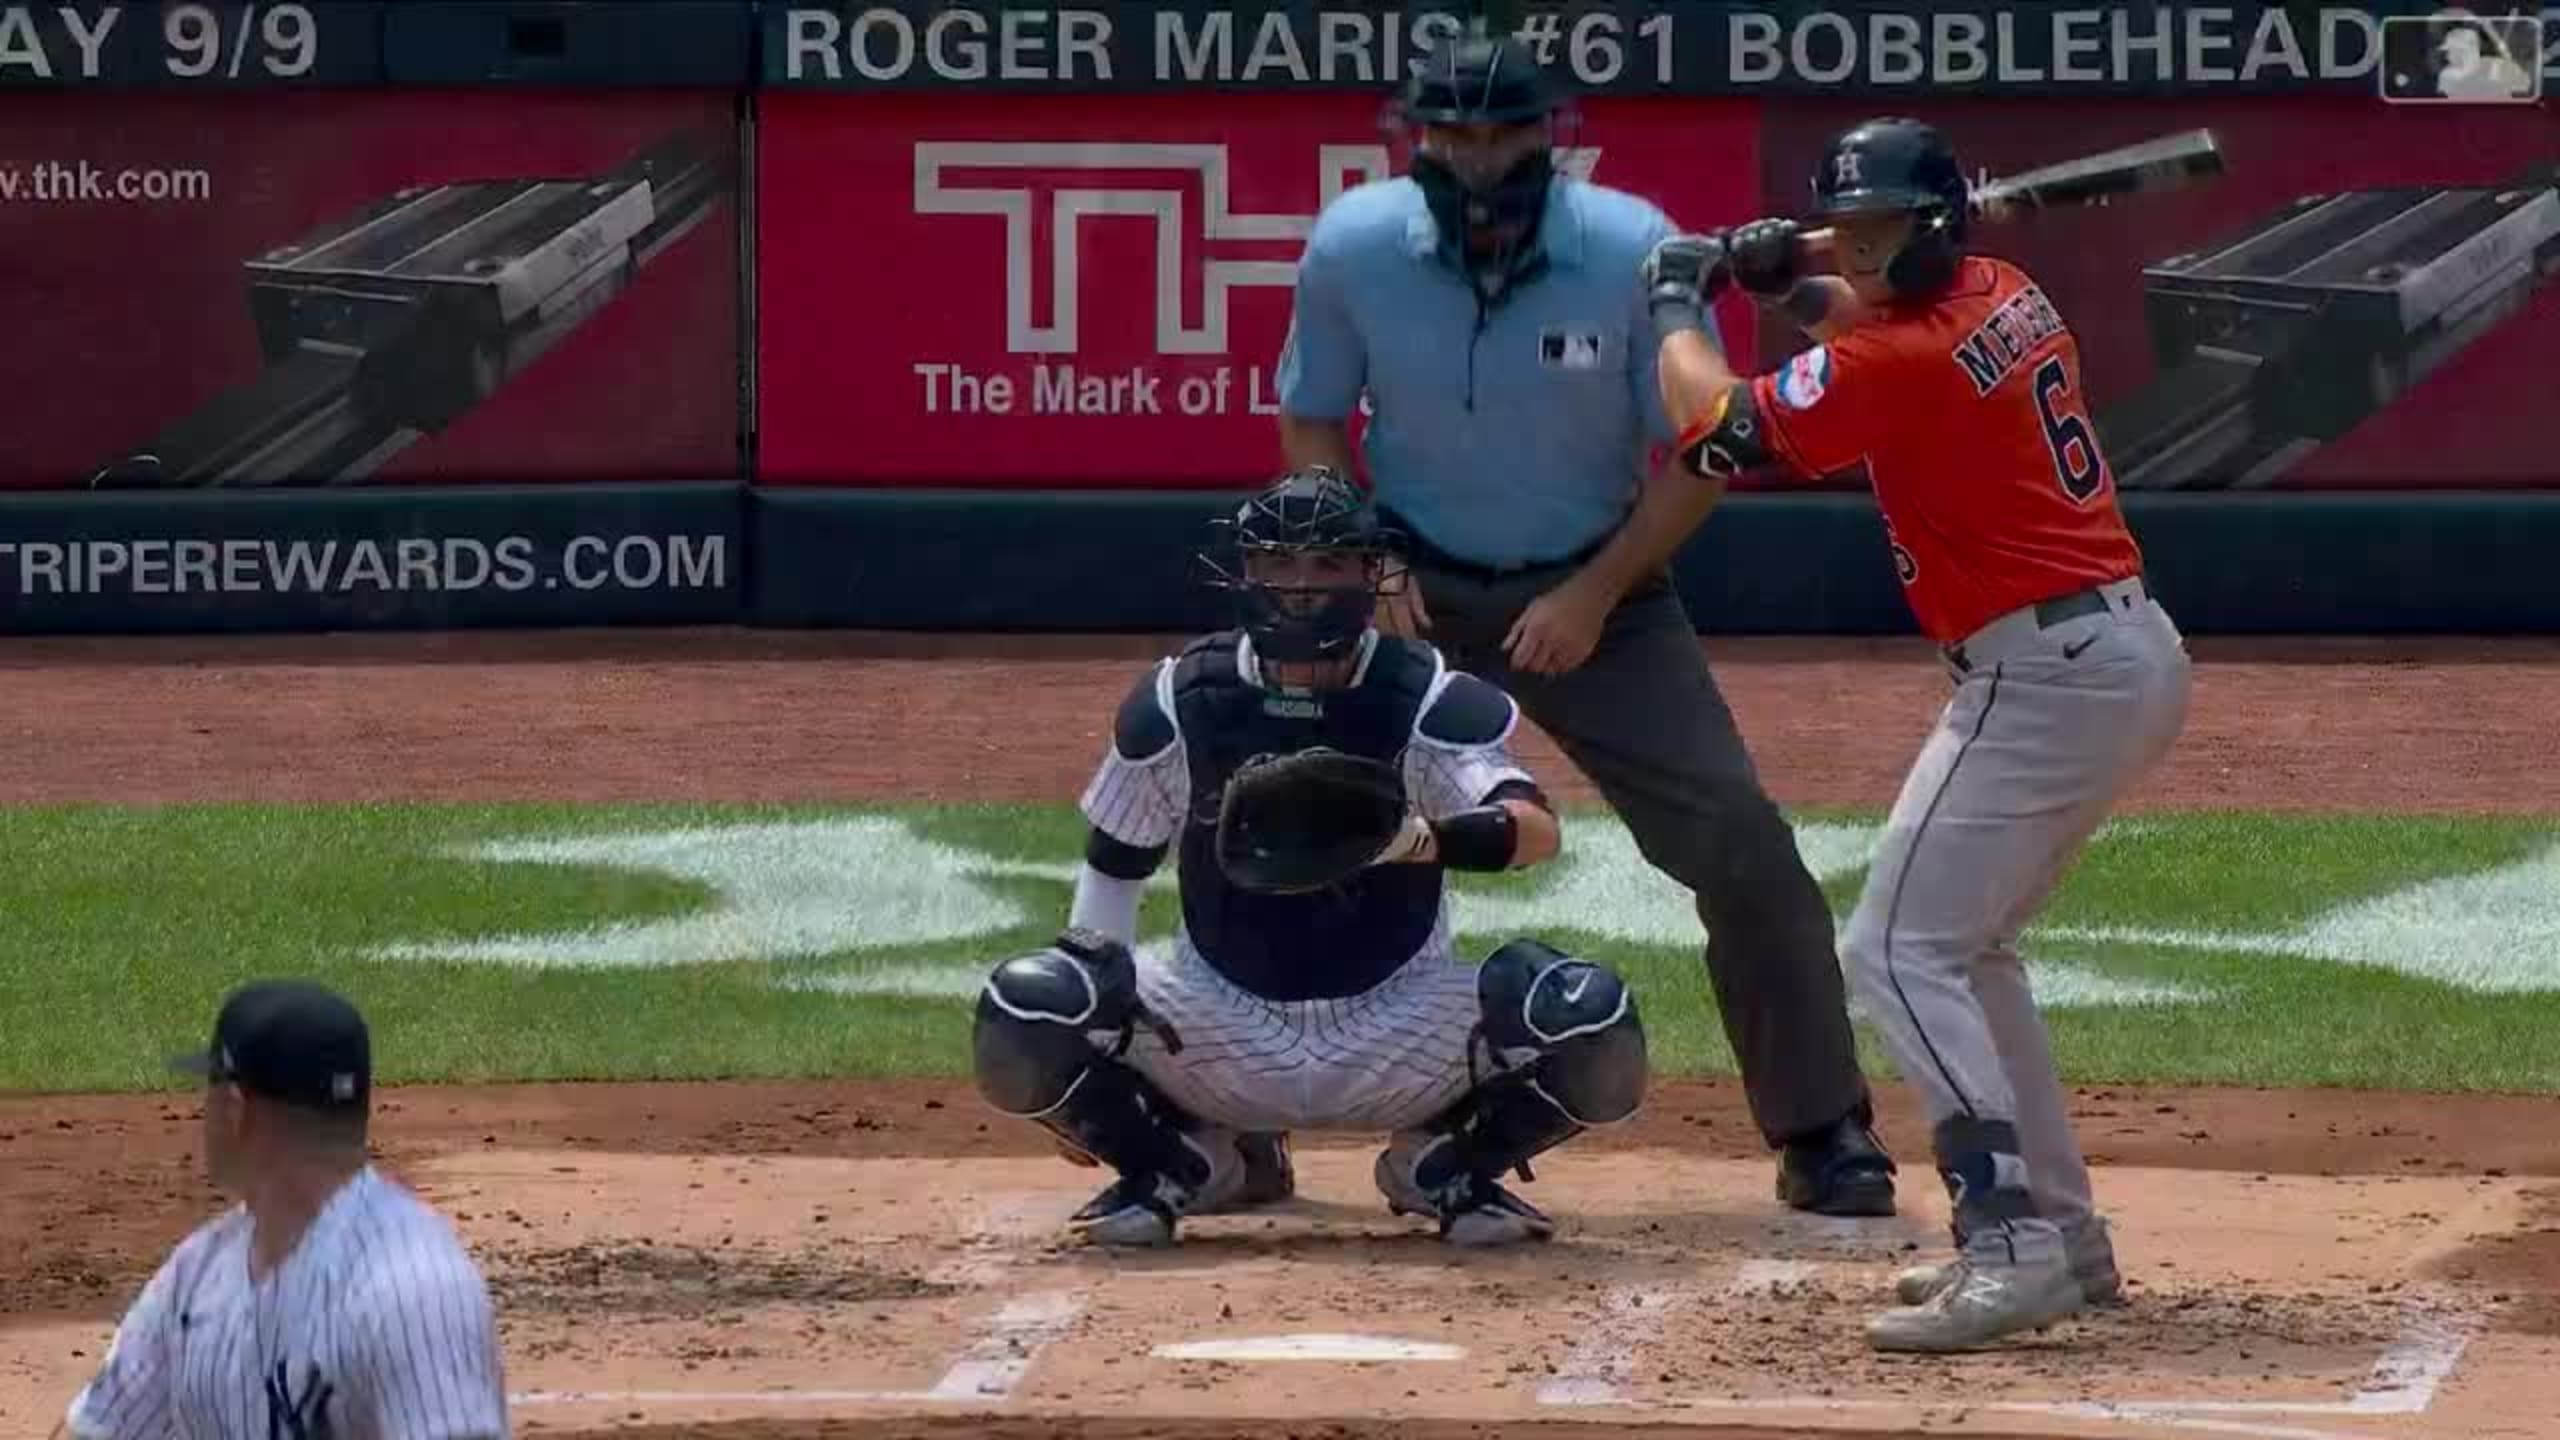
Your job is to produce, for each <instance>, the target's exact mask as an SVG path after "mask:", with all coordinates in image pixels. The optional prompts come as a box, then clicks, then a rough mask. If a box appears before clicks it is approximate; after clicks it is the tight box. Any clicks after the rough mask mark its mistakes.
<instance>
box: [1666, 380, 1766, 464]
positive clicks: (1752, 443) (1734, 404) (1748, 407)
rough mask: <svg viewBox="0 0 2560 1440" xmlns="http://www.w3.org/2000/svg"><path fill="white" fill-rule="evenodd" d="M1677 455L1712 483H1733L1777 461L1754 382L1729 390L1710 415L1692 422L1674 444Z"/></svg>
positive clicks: (1706, 414)
mask: <svg viewBox="0 0 2560 1440" xmlns="http://www.w3.org/2000/svg"><path fill="white" fill-rule="evenodd" d="M1672 450H1673V453H1675V454H1677V455H1678V456H1679V457H1680V459H1681V461H1682V462H1683V463H1685V464H1686V465H1688V467H1689V468H1690V469H1692V470H1695V471H1697V472H1698V473H1699V474H1701V475H1704V476H1706V477H1708V478H1709V479H1712V480H1730V479H1732V478H1733V477H1734V476H1736V475H1739V474H1741V473H1742V472H1743V471H1745V470H1750V469H1754V468H1756V467H1758V466H1761V465H1766V464H1768V463H1769V461H1770V460H1771V459H1772V458H1774V457H1772V456H1771V455H1770V453H1769V447H1768V445H1767V443H1766V441H1765V439H1764V437H1763V436H1762V433H1761V429H1760V406H1759V404H1758V402H1756V401H1754V400H1753V399H1752V398H1751V382H1750V381H1748V380H1741V381H1736V382H1735V383H1734V384H1732V385H1731V386H1728V387H1727V388H1726V390H1725V392H1724V394H1722V395H1720V396H1718V397H1716V402H1715V403H1714V404H1713V405H1710V406H1708V407H1707V412H1706V413H1705V414H1703V415H1701V416H1699V417H1698V418H1697V419H1695V420H1692V421H1690V422H1689V424H1688V425H1687V426H1686V427H1685V428H1683V429H1682V430H1681V432H1680V438H1679V439H1678V440H1677V441H1675V442H1673V445H1672Z"/></svg>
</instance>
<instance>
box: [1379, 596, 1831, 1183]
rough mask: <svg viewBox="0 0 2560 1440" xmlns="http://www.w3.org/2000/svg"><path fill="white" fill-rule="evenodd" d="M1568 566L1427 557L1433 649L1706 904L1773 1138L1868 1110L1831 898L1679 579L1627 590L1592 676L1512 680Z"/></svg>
mask: <svg viewBox="0 0 2560 1440" xmlns="http://www.w3.org/2000/svg"><path fill="white" fill-rule="evenodd" d="M1567 573H1569V572H1567V571H1562V570H1546V571H1528V572H1523V573H1521V574H1520V575H1518V576H1515V577H1502V578H1490V577H1487V576H1484V575H1482V574H1467V573H1460V572H1458V571H1454V570H1449V569H1444V568H1438V567H1436V566H1434V565H1433V564H1432V563H1431V562H1430V561H1428V560H1424V559H1417V560H1416V561H1414V562H1413V581H1414V583H1416V584H1417V585H1418V586H1419V587H1420V589H1421V592H1422V602H1423V606H1424V608H1425V609H1426V610H1427V611H1428V612H1429V614H1430V620H1431V624H1430V628H1429V630H1428V631H1427V632H1426V633H1425V634H1424V636H1423V638H1424V639H1427V640H1429V641H1431V642H1432V643H1434V644H1436V645H1438V646H1439V647H1440V649H1441V651H1442V652H1443V653H1444V654H1446V655H1448V656H1449V659H1450V663H1451V664H1453V665H1455V666H1457V667H1459V668H1461V669H1465V670H1468V671H1471V672H1473V673H1475V674H1476V675H1478V676H1481V677H1482V678H1484V679H1486V680H1489V681H1491V682H1493V683H1495V684H1497V685H1500V686H1502V687H1503V688H1504V689H1506V690H1508V691H1510V692H1511V694H1512V696H1513V697H1514V698H1516V699H1517V700H1518V701H1519V702H1520V708H1521V710H1522V711H1523V712H1525V713H1526V714H1527V715H1528V717H1529V718H1530V719H1531V720H1533V721H1535V722H1537V725H1538V727H1539V728H1540V729H1542V730H1545V731H1546V732H1547V733H1548V734H1549V735H1552V736H1554V737H1555V741H1556V744H1557V745H1558V746H1559V747H1561V748H1562V749H1563V750H1564V752H1565V754H1566V756H1567V757H1568V758H1570V759H1571V760H1572V761H1573V763H1574V764H1575V766H1576V767H1578V768H1579V769H1580V770H1581V771H1582V772H1583V774H1585V775H1587V776H1589V777H1590V779H1591V783H1592V784H1593V785H1594V786H1596V787H1598V789H1599V791H1600V793H1601V795H1602V797H1603V798H1605V799H1606V800H1607V801H1608V802H1609V807H1610V808H1611V809H1612V810H1615V811H1616V812H1617V814H1618V817H1619V819H1621V820H1622V821H1624V822H1625V823H1626V827H1627V831H1628V833H1629V834H1630V835H1631V836H1633V837H1634V840H1635V843H1636V848H1637V849H1638V850H1639V851H1641V852H1642V853H1643V855H1644V857H1645V859H1646V860H1648V861H1650V862H1651V863H1652V864H1653V865H1654V867H1655V868H1656V869H1659V870H1661V871H1662V872H1663V873H1664V874H1666V875H1668V876H1670V877H1671V878H1672V879H1674V880H1677V881H1678V882H1680V883H1681V884H1682V885H1684V886H1686V887H1688V888H1689V889H1690V890H1691V891H1693V892H1695V893H1696V895H1697V905H1698V919H1699V920H1700V921H1701V922H1702V923H1703V924H1704V925H1705V926H1706V932H1707V939H1706V947H1705V958H1706V967H1707V976H1708V979H1709V981H1710V983H1711V984H1712V985H1713V987H1714V989H1715V996H1716V1005H1717V1008H1718V1009H1719V1010H1720V1011H1722V1013H1723V1018H1724V1033H1725V1039H1726V1040H1727V1041H1728V1042H1730V1043H1731V1045H1732V1046H1733V1053H1734V1057H1735V1059H1736V1060H1737V1061H1738V1062H1739V1064H1740V1066H1741V1069H1742V1087H1743V1093H1744V1094H1745V1095H1746V1096H1747V1097H1748V1098H1749V1100H1750V1103H1751V1115H1752V1119H1753V1120H1754V1121H1755V1122H1757V1124H1758V1125H1759V1127H1760V1132H1761V1134H1762V1136H1763V1137H1765V1138H1766V1139H1767V1140H1768V1141H1769V1143H1770V1144H1771V1145H1772V1146H1775V1145H1778V1144H1781V1143H1783V1142H1785V1141H1787V1140H1789V1139H1793V1138H1795V1137H1797V1136H1800V1135H1807V1134H1810V1133H1812V1132H1814V1131H1817V1130H1822V1129H1826V1128H1828V1127H1830V1126H1832V1125H1834V1124H1836V1123H1838V1122H1839V1120H1840V1119H1841V1118H1842V1117H1843V1116H1846V1115H1848V1114H1849V1113H1850V1112H1851V1111H1852V1110H1855V1109H1858V1108H1859V1107H1861V1106H1863V1105H1865V1104H1866V1103H1867V1082H1866V1079H1865V1077H1864V1076H1862V1075H1861V1074H1860V1073H1859V1072H1858V1057H1857V1048H1856V1043H1855V1041H1854V1039H1853V1037H1852V1034H1851V1031H1850V1028H1849V1012H1848V997H1847V994H1846V987H1845V985H1844V983H1843V981H1842V978H1841V970H1840V961H1839V957H1838V955H1837V954H1836V953H1835V952H1834V950H1833V948H1832V927H1831V911H1830V908H1829V907H1828V905H1827V904H1826V903H1825V902H1824V900H1823V897H1822V887H1821V885H1820V884H1819V883H1818V882H1816V881H1815V879H1814V878H1813V872H1812V871H1810V870H1808V869H1806V868H1805V863H1804V858H1803V856H1801V855H1800V854H1798V853H1797V851H1796V841H1795V832H1794V830H1793V829H1791V828H1790V827H1789V826H1788V824H1787V821H1786V817H1785V816H1783V815H1781V814H1780V813H1779V812H1778V807H1777V805H1776V804H1775V803H1774V802H1773V801H1771V800H1770V798H1769V795H1768V793H1767V792H1766V791H1765V790H1763V789H1761V787H1760V778H1759V774H1758V772H1757V771H1756V770H1755V769H1754V767H1753V766H1752V763H1751V757H1750V755H1749V753H1748V752H1747V751H1746V750H1745V749H1744V748H1743V743H1742V735H1741V732H1740V731H1739V730H1738V729H1737V728H1736V727H1735V725H1734V721H1733V712H1732V711H1731V710H1730V709H1728V708H1727V707H1726V705H1725V702H1724V697H1723V695H1721V694H1719V693H1718V692H1717V690H1716V684H1715V678H1714V677H1713V676H1712V675H1711V674H1710V673H1709V672H1708V670H1707V661H1706V656H1705V654H1704V652H1703V651H1702V650H1701V649H1700V648H1699V643H1698V632H1697V627H1696V626H1695V625H1693V624H1692V623H1691V622H1690V620H1689V613H1688V610H1687V608H1686V607H1685V606H1683V605H1682V604H1681V603H1680V596H1679V593H1678V592H1677V591H1675V590H1673V589H1672V588H1671V585H1670V582H1669V580H1668V579H1667V578H1664V577H1660V576H1657V577H1655V578H1654V579H1651V580H1648V581H1644V582H1642V583H1640V584H1638V585H1637V586H1636V587H1635V588H1634V589H1632V590H1630V591H1628V593H1627V595H1626V597H1625V598H1624V599H1623V600H1621V601H1620V602H1619V605H1618V608H1617V609H1616V610H1615V611H1614V612H1613V613H1611V615H1610V616H1609V619H1608V623H1607V625H1606V627H1605V628H1604V629H1603V630H1602V631H1601V635H1600V643H1599V645H1598V647H1597V648H1595V649H1594V650H1593V651H1592V652H1591V658H1590V659H1588V660H1586V661H1584V662H1583V663H1582V665H1581V666H1580V667H1579V668H1577V669H1574V670H1571V671H1568V672H1566V673H1565V674H1562V675H1554V676H1543V675H1528V674H1521V673H1517V672H1515V671H1513V670H1512V668H1511V666H1510V664H1509V662H1508V661H1507V660H1506V658H1505V657H1504V655H1503V651H1502V641H1503V637H1504V636H1505V635H1507V634H1509V633H1510V630H1511V624H1512V622H1513V621H1514V620H1515V619H1517V618H1518V617H1519V614H1520V612H1521V611H1522V610H1523V609H1525V608H1526V607H1527V606H1528V604H1529V602H1530V601H1531V600H1533V599H1535V598H1537V596H1538V595H1539V594H1541V593H1542V592H1544V591H1545V590H1547V589H1548V588H1550V587H1552V586H1553V585H1555V584H1556V582H1557V581H1558V580H1560V579H1562V578H1563V576H1564V575H1565V574H1567ZM1568 843H1569V842H1568Z"/></svg>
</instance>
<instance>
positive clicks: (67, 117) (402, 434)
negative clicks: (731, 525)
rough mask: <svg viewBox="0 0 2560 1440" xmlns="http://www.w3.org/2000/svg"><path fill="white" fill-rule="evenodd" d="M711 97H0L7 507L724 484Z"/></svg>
mask: <svg viewBox="0 0 2560 1440" xmlns="http://www.w3.org/2000/svg"><path fill="white" fill-rule="evenodd" d="M738 149H739V145H738V129H737V125H736V121H735V117H734V115H733V113H732V101H731V99H730V97H729V96H727V95H722V94H701V95H687V94H675V93H628V94H600V93H583V94H538V93H532V92H527V91H495V90H488V91H474V92H471V93H470V94H469V95H467V96H453V95H440V94H407V93H393V92H358V91H330V92H324V93H314V94H271V95H261V96H259V97H257V99H255V100H254V101H244V100H240V99H237V98H233V97H223V96H191V95H172V94H112V95H111V94H59V93H45V94H35V93H22V94H11V95H5V96H0V255H5V256H6V257H7V261H6V263H5V264H0V333H5V334H6V335H7V336H8V343H7V344H5V345H0V396H6V397H7V401H6V411H5V413H6V414H7V416H8V418H9V422H10V424H9V427H8V441H9V443H8V446H7V448H6V451H5V453H0V487H21V488H28V487H81V486H86V485H89V484H91V483H93V482H95V483H99V484H102V485H108V486H112V487H114V488H143V489H149V488H198V487H221V486H271V485H336V484H349V483H370V484H378V485H379V484H395V483H433V484H455V483H471V482H484V481H485V482H541V481H632V480H704V479H721V478H726V477H732V476H735V475H737V474H738V473H739V446H738V434H739V431H740V429H741V426H740V425H739V386H738V379H737V377H738V369H739V364H738V360H739V334H740V325H739V306H740V300H739V288H740V287H739V285H738V282H737V259H736V257H737V249H738V246H737V236H738V223H739V206H738V204H737V199H738V185H737V176H738V173H739V168H740V167H739V165H738V163H737V162H738Z"/></svg>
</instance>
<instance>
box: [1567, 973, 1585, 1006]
mask: <svg viewBox="0 0 2560 1440" xmlns="http://www.w3.org/2000/svg"><path fill="white" fill-rule="evenodd" d="M1589 988H1591V972H1590V971H1588V970H1585V971H1583V972H1582V973H1581V974H1579V975H1576V976H1575V977H1573V983H1572V984H1571V985H1568V986H1566V987H1565V992H1564V1003H1566V1004H1567V1005H1579V1004H1581V1003H1582V992H1583V991H1585V990H1587V989H1589Z"/></svg>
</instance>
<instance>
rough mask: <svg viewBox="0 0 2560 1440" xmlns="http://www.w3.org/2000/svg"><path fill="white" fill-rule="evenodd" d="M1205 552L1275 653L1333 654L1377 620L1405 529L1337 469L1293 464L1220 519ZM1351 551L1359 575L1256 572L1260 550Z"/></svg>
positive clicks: (1347, 648) (1260, 641)
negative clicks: (1289, 578) (1317, 578)
mask: <svg viewBox="0 0 2560 1440" xmlns="http://www.w3.org/2000/svg"><path fill="white" fill-rule="evenodd" d="M1211 529H1212V531H1213V533H1214V536H1215V541H1214V542H1213V544H1212V546H1211V548H1210V550H1208V551H1206V552H1203V554H1202V555H1201V557H1200V560H1201V565H1202V568H1203V569H1204V570H1206V571H1207V573H1208V576H1209V584H1210V585H1211V586H1212V587H1213V588H1216V589H1220V590H1225V591H1228V592H1230V593H1232V594H1233V595H1235V597H1236V602H1237V609H1238V612H1239V613H1238V616H1237V619H1238V623H1239V624H1241V625H1242V627H1243V628H1244V631H1245V633H1246V634H1248V635H1250V636H1252V637H1253V648H1254V653H1255V654H1256V655H1258V656H1260V657H1261V658H1263V659H1267V660H1295V661H1305V660H1333V659H1339V658H1342V657H1344V656H1347V655H1349V654H1351V653H1352V650H1353V648H1354V647H1356V646H1357V645H1358V644H1359V642H1360V637H1361V636H1362V635H1363V634H1364V633H1366V632H1367V630H1368V628H1369V619H1370V615H1371V613H1372V612H1373V611H1374V610H1375V608H1376V605H1377V597H1378V594H1379V592H1380V590H1381V588H1382V587H1383V586H1384V585H1385V583H1386V581H1387V579H1388V578H1389V575H1390V574H1391V573H1392V572H1393V571H1394V570H1395V569H1397V568H1399V567H1397V566H1396V563H1395V558H1394V552H1395V550H1396V543H1395V536H1394V535H1393V533H1392V532H1390V531H1389V530H1388V529H1387V528H1386V527H1385V526H1383V525H1381V524H1380V523H1379V520H1378V512H1377V509H1376V507H1374V506H1372V505H1371V504H1370V503H1369V497H1368V496H1367V495H1366V494H1365V493H1363V492H1362V491H1361V490H1360V489H1359V487H1357V486H1355V485H1353V484H1352V483H1351V482H1350V481H1348V480H1345V479H1344V478H1342V476H1341V475H1340V474H1338V473H1336V472H1335V471H1334V470H1333V469H1332V468H1331V467H1329V466H1324V465H1311V466H1307V467H1304V468H1302V469H1297V470H1292V471H1290V472H1289V473H1288V474H1286V475H1283V476H1281V477H1280V478H1279V479H1278V480H1277V481H1275V482H1273V483H1272V484H1271V485H1270V486H1268V487H1267V488H1265V489H1264V490H1263V491H1262V492H1261V493H1260V494H1258V495H1255V496H1254V497H1253V498H1252V499H1250V500H1247V501H1245V502H1244V503H1243V504H1242V505H1239V506H1237V507H1236V509H1235V512H1234V513H1233V514H1231V515H1228V516H1226V517H1224V518H1222V519H1219V520H1217V521H1215V522H1212V525H1211ZM1315 551H1325V552H1334V553H1344V554H1349V555H1353V556H1356V557H1357V558H1358V560H1359V562H1360V564H1359V566H1358V568H1357V571H1356V577H1357V578H1345V579H1343V580H1341V581H1339V582H1337V583H1332V584H1308V583H1285V582H1280V581H1273V580H1269V579H1264V578H1258V577H1257V576H1256V575H1255V574H1254V570H1255V565H1254V559H1255V557H1256V556H1259V555H1283V554H1288V555H1300V554H1306V553H1309V552H1315Z"/></svg>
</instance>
